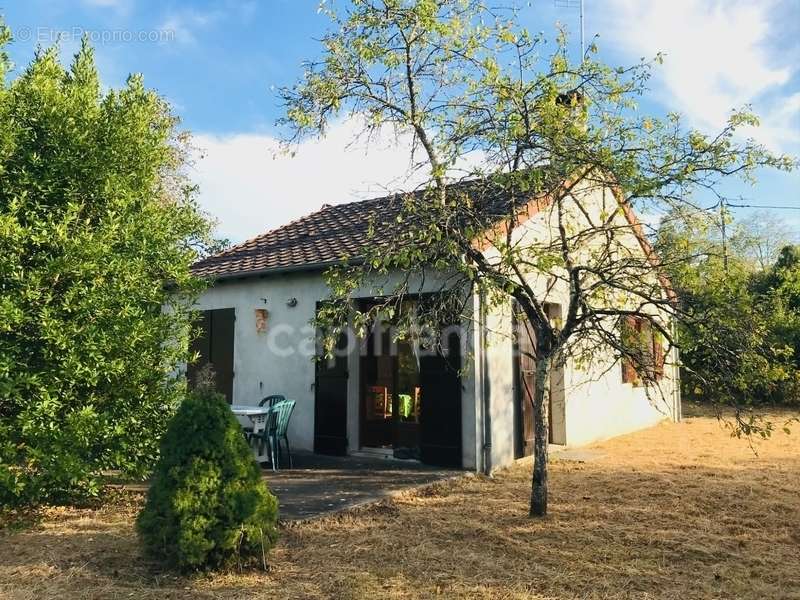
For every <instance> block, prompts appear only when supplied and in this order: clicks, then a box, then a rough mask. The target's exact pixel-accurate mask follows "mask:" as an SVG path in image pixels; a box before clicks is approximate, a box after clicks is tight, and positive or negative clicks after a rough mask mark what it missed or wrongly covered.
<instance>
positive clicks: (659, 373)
mask: <svg viewBox="0 0 800 600" xmlns="http://www.w3.org/2000/svg"><path fill="white" fill-rule="evenodd" d="M653 370H654V375H655V379H656V381H660V380H661V379H663V377H664V346H663V345H662V344H661V340H660V339H659V337H658V333H656V332H653Z"/></svg>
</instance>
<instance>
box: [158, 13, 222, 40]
mask: <svg viewBox="0 0 800 600" xmlns="http://www.w3.org/2000/svg"><path fill="white" fill-rule="evenodd" d="M222 16H223V13H222V12H221V11H210V12H204V11H199V10H193V9H186V10H181V11H178V12H172V13H169V14H168V15H167V16H166V17H165V18H164V20H163V21H162V22H161V24H160V25H159V26H158V29H159V30H160V31H169V32H171V33H172V36H173V38H174V39H175V40H176V41H177V42H179V43H182V44H186V45H194V44H196V43H197V36H198V34H199V32H200V31H202V30H203V29H205V28H207V27H208V26H209V25H211V24H213V23H214V22H216V21H217V20H219V19H220V18H222Z"/></svg>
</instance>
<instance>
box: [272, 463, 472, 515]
mask: <svg viewBox="0 0 800 600" xmlns="http://www.w3.org/2000/svg"><path fill="white" fill-rule="evenodd" d="M292 457H293V459H294V468H293V469H281V470H280V471H278V472H277V473H275V472H273V471H272V470H268V469H264V479H265V480H266V481H267V485H268V486H269V488H270V490H271V491H272V492H273V493H274V494H275V495H276V496H277V497H278V503H279V507H280V511H279V516H280V519H281V520H282V521H301V520H306V519H313V518H316V517H320V516H324V515H327V514H330V513H334V512H337V511H341V510H346V509H349V508H354V507H356V506H359V505H362V504H369V503H372V502H377V501H379V500H382V499H384V498H388V497H391V496H392V495H393V494H396V493H398V492H401V491H404V490H407V489H412V488H415V487H418V486H424V485H427V484H430V483H434V482H436V481H443V480H445V479H449V478H452V477H456V476H459V475H465V474H466V472H465V471H456V470H450V469H437V468H435V467H429V466H426V465H421V464H419V463H416V462H413V461H400V460H392V459H380V458H371V457H352V456H342V457H338V456H321V455H318V454H310V453H296V454H293V456H292Z"/></svg>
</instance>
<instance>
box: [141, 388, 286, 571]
mask: <svg viewBox="0 0 800 600" xmlns="http://www.w3.org/2000/svg"><path fill="white" fill-rule="evenodd" d="M277 515H278V503H277V501H276V499H275V497H274V496H273V495H272V494H270V493H269V491H268V490H267V486H266V483H265V482H264V481H263V479H262V478H261V469H260V468H259V466H258V464H257V463H256V462H255V458H254V457H253V454H252V452H251V451H250V448H249V447H248V445H247V442H246V441H245V439H244V437H243V436H242V429H241V427H240V425H239V422H238V421H237V420H236V417H235V416H234V415H233V413H232V412H231V410H230V408H229V407H228V404H227V402H226V401H225V398H224V397H223V396H222V395H221V394H218V393H216V392H214V391H213V390H212V388H211V387H201V388H199V389H198V390H197V391H195V392H194V393H192V394H190V395H189V397H188V398H187V399H186V400H185V401H184V402H183V404H181V407H180V408H179V409H178V412H177V413H176V415H175V417H174V418H173V419H172V421H171V422H170V425H169V428H168V429H167V433H166V434H165V435H164V439H163V441H162V442H161V458H160V459H159V462H158V465H157V466H156V470H155V474H154V476H153V479H152V483H151V485H150V490H149V492H148V496H147V503H146V504H145V507H144V508H143V509H142V512H141V513H140V515H139V518H138V520H137V528H138V530H139V534H140V536H141V540H142V542H143V544H144V546H145V549H146V550H147V552H148V554H150V555H151V556H153V557H154V558H157V559H159V560H163V561H166V562H167V563H168V564H170V565H172V566H174V567H178V568H181V569H198V568H203V567H212V568H214V567H223V566H227V565H230V564H231V563H232V562H234V561H237V560H238V561H239V562H240V563H241V562H242V561H243V560H244V561H256V562H262V561H264V560H265V556H266V553H267V552H268V551H269V549H270V548H271V547H272V544H273V543H274V542H275V539H276V538H277V529H276V527H275V522H276V519H277Z"/></svg>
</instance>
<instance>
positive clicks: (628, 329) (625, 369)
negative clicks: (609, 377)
mask: <svg viewBox="0 0 800 600" xmlns="http://www.w3.org/2000/svg"><path fill="white" fill-rule="evenodd" d="M623 327H624V329H623V335H637V334H638V328H637V323H636V317H632V316H627V317H625V318H624V320H623ZM636 380H637V376H636V368H635V367H634V366H633V361H631V360H630V359H629V358H627V357H623V359H622V383H635V382H636Z"/></svg>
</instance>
